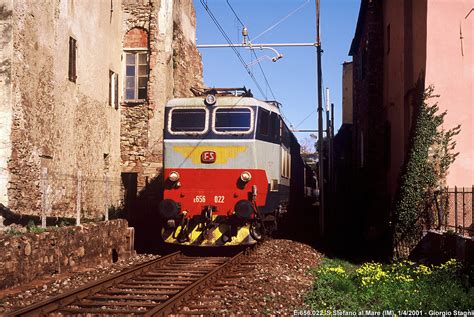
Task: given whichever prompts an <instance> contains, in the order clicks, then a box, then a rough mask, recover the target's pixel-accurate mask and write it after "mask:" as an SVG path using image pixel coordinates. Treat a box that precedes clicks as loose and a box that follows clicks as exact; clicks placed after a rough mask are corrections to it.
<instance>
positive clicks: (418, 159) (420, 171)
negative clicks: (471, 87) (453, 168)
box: [392, 86, 460, 258]
mask: <svg viewBox="0 0 474 317" xmlns="http://www.w3.org/2000/svg"><path fill="white" fill-rule="evenodd" d="M416 91H417V92H418V93H417V94H416V96H415V98H414V100H413V105H414V107H413V108H414V116H413V117H414V121H413V124H412V131H411V138H410V148H409V151H408V156H407V159H406V162H405V166H404V170H403V173H402V176H401V178H400V182H399V188H398V191H397V199H396V202H395V208H394V215H393V216H394V219H393V222H392V223H393V241H394V251H395V257H397V258H402V257H406V256H408V255H409V252H410V251H411V250H412V249H413V248H414V247H415V246H416V244H417V243H418V241H419V240H420V238H421V236H422V233H423V228H424V227H426V226H427V225H429V224H431V223H432V221H433V220H432V212H431V210H432V209H433V206H434V204H435V201H434V197H435V195H434V193H435V192H436V191H437V190H438V189H439V188H441V187H442V186H443V185H444V182H445V179H446V175H447V173H448V169H449V166H450V165H451V164H452V163H453V162H454V160H455V158H456V156H457V155H458V154H459V153H454V152H453V151H454V148H455V146H456V142H454V141H453V137H454V136H455V135H457V134H458V133H459V132H460V126H457V127H455V128H453V129H450V130H448V131H445V130H444V129H443V128H442V125H443V123H444V117H445V116H446V111H444V112H442V113H439V107H438V103H437V102H435V103H433V104H430V101H431V100H430V99H434V98H437V97H439V96H437V95H434V94H433V87H432V86H429V87H428V88H427V89H426V90H424V91H423V90H422V89H417V90H416Z"/></svg>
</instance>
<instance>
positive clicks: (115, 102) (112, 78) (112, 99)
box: [109, 69, 119, 110]
mask: <svg viewBox="0 0 474 317" xmlns="http://www.w3.org/2000/svg"><path fill="white" fill-rule="evenodd" d="M118 86H119V85H118V74H117V73H116V72H114V71H113V70H111V69H109V106H111V107H112V108H114V109H115V110H118V108H119V87H118Z"/></svg>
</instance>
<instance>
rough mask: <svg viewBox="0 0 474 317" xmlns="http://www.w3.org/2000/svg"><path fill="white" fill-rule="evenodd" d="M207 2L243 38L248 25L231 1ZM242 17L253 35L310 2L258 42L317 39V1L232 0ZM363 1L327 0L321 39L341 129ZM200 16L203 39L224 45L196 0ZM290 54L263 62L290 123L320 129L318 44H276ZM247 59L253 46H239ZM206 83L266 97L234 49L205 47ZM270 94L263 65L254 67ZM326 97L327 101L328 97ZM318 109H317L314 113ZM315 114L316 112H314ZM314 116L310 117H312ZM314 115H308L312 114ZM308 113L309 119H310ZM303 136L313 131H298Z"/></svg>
mask: <svg viewBox="0 0 474 317" xmlns="http://www.w3.org/2000/svg"><path fill="white" fill-rule="evenodd" d="M202 2H204V3H207V5H208V7H209V9H210V10H211V12H212V13H213V14H214V16H215V17H216V19H217V20H218V22H219V23H220V25H221V26H222V28H223V29H224V31H225V32H226V34H227V35H228V37H229V38H230V39H231V41H232V42H233V43H241V42H242V36H241V29H242V26H241V25H240V23H239V22H238V20H237V18H236V17H235V15H234V14H233V13H232V11H231V9H230V7H229V6H228V5H227V1H226V0H202ZM229 2H230V4H231V5H232V7H233V8H234V10H235V11H236V13H237V15H238V17H239V18H240V20H241V21H242V22H243V23H244V25H245V26H246V27H247V28H248V31H249V38H250V40H252V38H254V37H257V36H258V35H259V34H260V33H262V32H264V31H265V30H267V29H268V28H270V27H271V26H273V25H274V24H275V23H277V22H278V21H280V20H281V19H282V18H284V17H285V16H287V15H288V14H290V13H291V12H292V11H294V10H295V9H296V8H298V7H300V6H301V5H303V4H304V3H306V5H305V6H304V7H303V8H302V9H300V10H299V11H298V12H296V13H294V14H293V15H291V16H290V17H288V18H287V19H286V20H285V21H284V22H282V23H281V24H279V25H278V26H276V27H275V28H274V29H272V30H270V31H269V32H267V33H265V34H264V35H262V36H261V37H259V38H258V39H256V40H255V42H254V43H298V42H315V36H316V35H315V34H316V31H315V29H316V26H315V25H316V19H315V6H316V4H315V0H229ZM359 5H360V1H359V0H321V42H322V49H323V50H324V53H323V57H322V62H323V87H324V91H325V87H329V89H330V100H331V102H332V103H334V104H335V107H336V111H335V128H336V131H337V129H339V127H340V125H341V107H342V105H341V102H342V95H341V91H342V87H341V86H342V63H343V62H344V61H350V60H351V57H350V56H348V52H349V48H350V44H351V41H352V38H353V36H354V31H355V26H356V23H357V15H358V11H359ZM194 6H195V8H196V16H197V35H196V37H197V44H224V43H226V41H225V38H224V37H223V35H222V34H221V33H220V32H219V30H218V28H217V27H216V25H215V24H214V22H213V21H212V19H211V18H210V16H209V15H208V13H207V12H206V11H205V10H204V7H203V5H202V3H201V0H194ZM276 49H277V50H278V51H279V52H280V53H281V54H283V55H284V58H282V59H280V60H279V61H277V62H275V63H273V62H271V61H269V60H264V61H262V62H261V66H262V68H263V70H264V71H265V74H266V76H267V79H268V82H269V84H270V87H271V89H272V90H273V92H274V95H275V97H276V99H277V100H278V101H279V102H281V103H282V104H283V113H284V115H285V116H286V118H287V119H288V121H289V122H287V123H288V124H290V123H291V124H293V126H294V128H297V129H316V127H317V112H316V105H317V90H316V48H314V47H303V48H276ZM238 50H239V52H240V54H241V56H242V58H243V59H244V61H245V62H246V63H251V62H252V61H253V60H255V57H254V56H253V55H252V54H251V52H250V51H249V50H247V49H238ZM200 52H201V55H202V59H203V66H204V82H205V83H206V85H208V86H210V87H242V86H246V87H247V88H251V89H252V92H253V94H254V96H255V97H257V98H259V99H265V98H264V96H262V95H261V93H260V92H259V90H258V88H257V87H256V85H255V84H254V82H253V81H252V79H251V78H250V76H249V75H248V74H247V71H246V70H245V68H244V67H243V66H242V64H241V62H240V61H239V59H238V57H237V56H236V55H235V53H234V52H233V50H232V49H231V48H211V49H209V48H206V49H200ZM255 52H256V53H257V56H259V57H262V56H269V57H273V56H274V55H273V53H272V52H271V51H269V50H256V51H255ZM249 67H250V69H251V70H252V72H253V73H254V75H255V78H256V79H257V81H258V83H259V85H260V86H261V87H262V90H263V92H264V93H265V94H267V99H269V100H272V99H273V96H272V94H271V92H270V90H269V89H268V88H267V85H266V83H265V79H264V78H263V76H262V74H261V71H260V68H259V67H258V65H254V66H249ZM323 102H324V101H323ZM311 113H312V114H311ZM310 114H311V115H310ZM308 116H309V117H308ZM306 117H308V118H306ZM305 118H306V120H305ZM297 136H298V138H299V139H300V140H302V139H304V138H305V137H308V134H301V133H300V134H297Z"/></svg>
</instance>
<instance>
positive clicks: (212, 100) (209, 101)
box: [205, 94, 217, 106]
mask: <svg viewBox="0 0 474 317" xmlns="http://www.w3.org/2000/svg"><path fill="white" fill-rule="evenodd" d="M205 101H206V103H207V104H208V105H209V106H212V105H213V104H215V103H216V101H217V99H216V96H214V95H211V94H209V95H207V96H206V100H205Z"/></svg>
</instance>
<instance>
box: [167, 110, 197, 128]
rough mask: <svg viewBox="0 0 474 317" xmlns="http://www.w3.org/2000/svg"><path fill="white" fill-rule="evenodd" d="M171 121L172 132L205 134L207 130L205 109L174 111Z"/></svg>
mask: <svg viewBox="0 0 474 317" xmlns="http://www.w3.org/2000/svg"><path fill="white" fill-rule="evenodd" d="M170 119H171V131H172V132H204V130H205V129H206V110H204V109H173V110H172V112H171V116H170Z"/></svg>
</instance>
